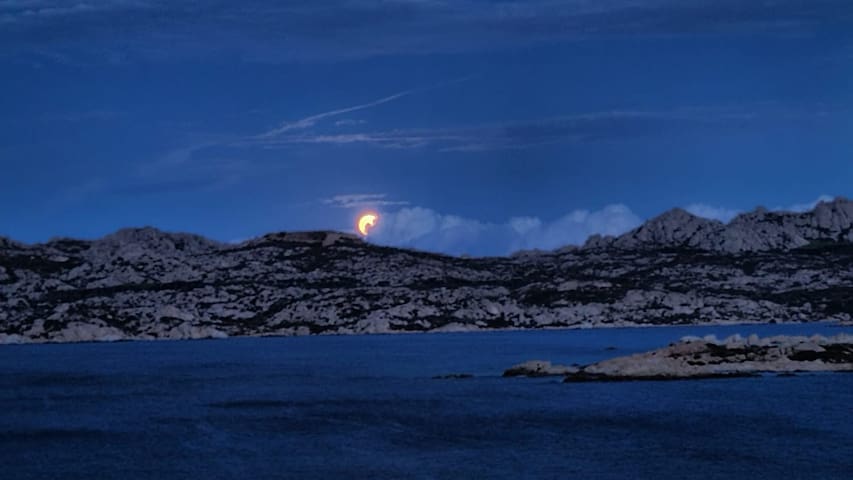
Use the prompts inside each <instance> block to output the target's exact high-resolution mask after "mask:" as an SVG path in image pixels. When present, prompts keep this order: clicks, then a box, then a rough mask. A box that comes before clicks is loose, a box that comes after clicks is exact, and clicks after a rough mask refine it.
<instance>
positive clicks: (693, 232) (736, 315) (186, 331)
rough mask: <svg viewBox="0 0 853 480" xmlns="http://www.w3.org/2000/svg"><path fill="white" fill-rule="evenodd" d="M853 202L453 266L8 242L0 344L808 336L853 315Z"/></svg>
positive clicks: (659, 224) (341, 250) (280, 248)
mask: <svg viewBox="0 0 853 480" xmlns="http://www.w3.org/2000/svg"><path fill="white" fill-rule="evenodd" d="M851 231H853V202H851V201H849V200H846V199H842V198H839V199H836V200H835V201H832V202H825V203H821V204H819V205H817V207H815V209H814V210H813V211H811V212H806V213H785V212H767V211H764V210H757V211H755V212H751V213H748V214H743V215H741V216H739V217H737V218H735V219H734V220H732V222H730V223H728V224H722V223H720V222H715V221H711V220H705V219H702V218H698V217H695V216H693V215H690V214H689V213H687V212H685V211H683V210H673V211H670V212H668V213H665V214H664V215H661V216H659V217H657V218H655V219H652V220H650V221H649V222H647V223H646V224H644V225H643V226H641V227H639V228H637V229H635V230H633V231H631V232H628V233H626V234H624V235H622V236H619V237H616V238H612V237H593V238H591V239H590V240H589V241H588V242H587V243H586V244H585V245H584V246H583V247H567V248H563V249H560V250H556V251H553V252H538V253H528V254H521V255H514V256H511V257H495V258H459V257H451V256H445V255H438V254H432V253H426V252H420V251H414V250H406V249H399V248H390V247H383V246H378V245H374V244H371V243H368V242H364V241H363V240H361V239H360V238H358V237H355V236H353V235H348V234H343V233H338V232H302V233H275V234H269V235H265V236H263V237H260V238H256V239H252V240H249V241H246V242H243V243H240V244H236V245H234V244H222V243H219V242H214V241H211V240H208V239H205V238H203V237H199V236H196V235H189V234H178V233H166V232H161V231H159V230H156V229H153V228H137V229H124V230H120V231H119V232H116V233H114V234H112V235H109V236H107V237H104V238H101V239H98V240H91V241H85V240H77V239H65V238H61V239H54V240H51V241H49V242H47V243H44V244H35V245H25V244H21V243H17V242H14V241H12V240H10V239H6V238H2V237H0V343H18V342H63V341H93V340H127V339H161V338H163V339H165V338H218V337H225V336H235V335H304V334H352V333H391V332H422V331H466V330H480V329H505V328H567V327H568V328H584V327H606V326H630V325H643V326H645V325H672V324H703V323H744V322H792V321H796V322H800V321H818V320H826V319H835V320H840V321H849V320H850V318H851V317H850V315H851V314H853V234H852V233H851Z"/></svg>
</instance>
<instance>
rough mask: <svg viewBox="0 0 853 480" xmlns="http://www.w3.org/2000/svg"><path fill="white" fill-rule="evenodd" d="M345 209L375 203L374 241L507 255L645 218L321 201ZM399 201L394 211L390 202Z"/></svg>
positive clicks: (723, 211) (794, 208) (702, 210)
mask: <svg viewBox="0 0 853 480" xmlns="http://www.w3.org/2000/svg"><path fill="white" fill-rule="evenodd" d="M830 200H832V197H831V196H829V195H821V196H820V197H818V198H817V199H815V200H814V201H811V202H806V203H797V204H793V205H788V206H780V207H774V208H772V209H771V210H778V211H788V212H804V211H808V210H811V209H813V208H814V207H815V205H817V204H818V203H819V202H822V201H830ZM323 203H324V204H326V205H330V206H335V207H341V208H353V209H355V208H374V209H378V210H379V211H380V215H381V220H380V222H379V224H378V225H377V226H376V227H375V228H374V229H373V230H371V234H370V237H369V239H370V241H372V242H375V243H378V244H381V245H391V246H397V247H407V248H416V249H420V250H426V251H433V252H442V253H449V254H453V255H462V254H470V255H476V256H481V255H506V254H509V253H512V252H517V251H520V250H532V249H539V250H554V249H557V248H560V247H563V246H566V245H581V244H583V243H584V242H585V241H586V240H587V238H589V237H590V236H591V235H594V234H600V235H614V236H615V235H621V234H623V233H625V232H628V231H629V230H632V229H634V228H636V227H638V226H640V225H641V224H642V223H643V219H642V218H641V217H640V216H638V215H637V214H635V213H634V212H633V211H631V209H630V208H628V207H627V206H625V205H623V204H612V205H607V206H605V207H603V208H601V209H598V210H587V209H577V210H573V211H571V212H568V213H567V214H565V215H563V216H561V217H559V218H556V219H553V220H544V219H542V218H539V217H535V216H524V217H511V218H508V219H507V220H506V221H504V222H499V223H491V222H483V221H480V220H476V219H472V218H466V217H462V216H459V215H452V214H446V213H441V212H438V211H435V210H433V209H431V208H426V207H421V206H408V203H407V202H403V201H396V200H391V199H389V198H388V195H387V194H346V195H336V196H334V197H331V198H327V199H324V200H323ZM394 206H401V207H402V208H399V209H396V210H393V209H389V208H387V207H394ZM685 210H687V211H688V212H690V213H692V214H694V215H697V216H700V217H704V218H710V219H714V220H720V221H722V222H728V221H730V220H731V219H733V218H734V217H735V216H737V215H738V214H740V213H743V212H744V210H739V209H734V208H726V207H718V206H712V205H707V204H702V203H694V204H691V205H688V206H687V207H685Z"/></svg>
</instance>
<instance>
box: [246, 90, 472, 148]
mask: <svg viewBox="0 0 853 480" xmlns="http://www.w3.org/2000/svg"><path fill="white" fill-rule="evenodd" d="M472 77H473V75H468V76H467V77H462V78H457V79H455V80H450V81H447V82H441V83H437V84H435V85H432V86H429V87H421V88H413V89H411V90H404V91H402V92H398V93H395V94H393V95H389V96H387V97H383V98H380V99H378V100H374V101H372V102H369V103H363V104H361V105H355V106H352V107H346V108H341V109H338V110H331V111H328V112H323V113H318V114H316V115H311V116H310V117H305V118H303V119H301V120H296V121H295V122H286V123H283V124H282V125H280V126H279V127H277V128H274V129H272V130H270V131H268V132H265V133H262V134H260V135H257V136H255V137H254V138H257V139H262V138H272V137H277V136H278V135H281V134H282V133H285V132H289V131H291V130H299V129H303V128H310V127H313V126H314V125H316V124H317V122H319V121H320V120H323V119H324V118H329V117H335V116H338V115H342V114H344V113H349V112H355V111H357V110H364V109H365V108H372V107H376V106H379V105H382V104H384V103H388V102H393V101H394V100H397V99H398V98H402V97H406V96H409V95H412V94H414V93H421V92H427V91H430V90H435V89H437V88H442V87H446V86H448V85H453V84H455V83H461V82H464V81H466V80H469V79H470V78H472Z"/></svg>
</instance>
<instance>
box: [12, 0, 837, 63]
mask: <svg viewBox="0 0 853 480" xmlns="http://www.w3.org/2000/svg"><path fill="white" fill-rule="evenodd" d="M0 24H3V25H4V26H7V27H10V28H8V29H6V30H5V31H0V45H4V47H6V48H5V50H9V49H14V50H17V51H25V50H28V49H29V50H32V49H34V48H43V49H53V48H59V49H67V50H69V51H71V50H73V51H74V52H75V54H78V55H89V56H98V55H100V56H102V57H103V58H108V57H109V56H110V53H111V52H109V51H108V50H112V51H113V53H114V52H116V51H121V54H122V55H128V56H131V57H133V56H136V57H145V58H149V59H150V58H154V59H174V58H176V57H178V58H181V57H194V58H198V57H210V58H213V57H220V56H232V57H239V58H244V59H246V60H250V61H262V62H283V61H306V60H308V61H312V60H313V61H326V60H337V59H352V58H366V57H374V56H378V55H399V54H429V53H460V52H471V51H483V50H495V49H501V48H507V47H517V46H524V45H530V44H537V43H553V42H555V41H583V40H586V39H590V38H598V39H601V38H610V37H615V36H635V37H660V36H695V35H697V34H704V35H741V34H744V33H746V34H755V35H791V34H809V33H823V32H845V31H849V30H850V28H851V27H853V4H851V2H849V1H847V0H811V1H804V0H775V1H773V2H772V3H768V2H758V1H743V0H647V1H638V0H600V1H595V2H593V1H589V0H524V1H522V0H505V1H501V2H495V1H493V0H457V1H402V0H359V1H352V0H328V1H323V2H317V1H316V0H290V1H287V2H278V1H274V0H244V1H241V2H195V1H191V0H100V1H86V2H76V3H74V2H63V1H60V0H44V1H36V0H32V1H27V0H6V1H4V2H2V3H0ZM329 32H334V35H329ZM104 39H110V42H109V44H108V45H107V44H105V42H104ZM113 45H114V46H113Z"/></svg>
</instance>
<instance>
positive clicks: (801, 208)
mask: <svg viewBox="0 0 853 480" xmlns="http://www.w3.org/2000/svg"><path fill="white" fill-rule="evenodd" d="M832 200H833V197H831V196H829V195H821V196H819V197H817V198H816V199H815V200H812V201H811V202H806V203H795V204H793V205H788V206H787V207H776V208H773V210H777V211H782V212H808V211H809V210H814V207H816V206H817V204H818V203H820V202H831V201H832Z"/></svg>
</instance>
